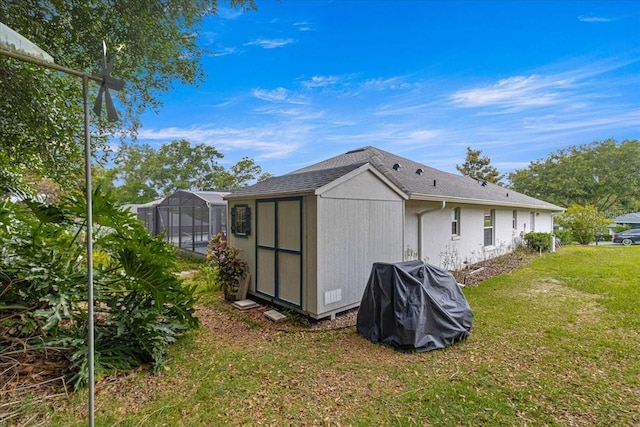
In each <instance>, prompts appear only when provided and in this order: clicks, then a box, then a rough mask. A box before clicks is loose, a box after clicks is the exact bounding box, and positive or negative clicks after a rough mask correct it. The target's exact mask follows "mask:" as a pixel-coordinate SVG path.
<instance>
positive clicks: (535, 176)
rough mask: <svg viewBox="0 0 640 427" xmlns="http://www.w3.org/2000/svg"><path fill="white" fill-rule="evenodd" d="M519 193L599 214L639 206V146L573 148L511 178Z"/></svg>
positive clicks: (602, 144) (601, 144)
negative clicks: (592, 208) (592, 210)
mask: <svg viewBox="0 0 640 427" xmlns="http://www.w3.org/2000/svg"><path fill="white" fill-rule="evenodd" d="M509 181H510V182H511V187H512V188H513V189H514V190H516V191H519V192H522V193H525V194H529V195H531V196H534V197H539V198H542V199H544V200H546V201H549V202H552V203H555V204H558V205H561V206H570V205H574V204H577V205H581V206H587V205H593V206H595V207H597V208H598V209H599V210H600V211H603V212H604V211H607V210H611V209H614V208H616V207H624V206H627V207H633V206H640V205H639V204H638V202H640V197H639V195H640V142H639V141H638V140H625V141H622V142H621V143H618V142H617V141H616V140H614V139H607V140H605V141H602V142H597V141H596V142H593V143H592V144H588V145H580V146H571V147H569V148H566V149H561V150H558V151H557V152H555V153H552V154H551V155H550V156H549V157H548V158H547V159H544V160H537V161H534V162H531V163H530V164H529V166H528V167H527V168H525V169H519V170H516V171H515V172H513V173H511V174H509Z"/></svg>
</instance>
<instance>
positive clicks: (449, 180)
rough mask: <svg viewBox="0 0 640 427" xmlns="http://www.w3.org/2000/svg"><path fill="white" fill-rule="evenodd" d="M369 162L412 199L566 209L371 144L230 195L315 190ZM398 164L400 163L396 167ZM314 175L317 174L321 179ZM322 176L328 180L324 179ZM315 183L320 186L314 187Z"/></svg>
mask: <svg viewBox="0 0 640 427" xmlns="http://www.w3.org/2000/svg"><path fill="white" fill-rule="evenodd" d="M365 163H369V164H371V166H373V167H374V168H376V169H377V170H378V171H379V172H380V173H382V174H383V175H384V176H385V177H386V178H387V179H389V181H391V182H392V183H394V184H395V185H396V186H397V187H398V188H400V189H401V190H402V191H403V192H405V193H406V194H407V195H408V196H409V198H410V199H427V200H448V201H459V202H462V203H486V204H497V205H503V206H514V207H528V208H537V209H545V210H563V208H562V207H560V206H556V205H554V204H551V203H547V202H545V201H542V200H539V199H536V198H533V197H529V196H526V195H524V194H521V193H518V192H515V191H513V190H510V189H508V188H505V187H500V186H499V185H495V184H491V183H483V182H482V181H478V180H475V179H473V178H469V177H465V176H461V175H455V174H452V173H448V172H444V171H441V170H438V169H434V168H431V167H429V166H426V165H423V164H421V163H418V162H414V161H412V160H410V159H407V158H404V157H400V156H397V155H395V154H392V153H389V152H386V151H383V150H380V149H378V148H375V147H370V146H369V147H363V148H359V149H356V150H352V151H349V152H347V153H345V154H342V155H339V156H336V157H333V158H330V159H327V160H324V161H322V162H319V163H316V164H313V165H311V166H307V167H305V168H302V169H298V170H296V171H293V172H291V173H288V174H286V175H282V176H279V177H276V178H271V179H268V180H266V181H263V182H260V183H258V184H255V185H253V186H251V187H247V188H245V189H242V190H239V191H237V192H235V191H234V192H233V193H232V194H231V196H229V198H235V197H238V196H255V195H265V196H266V195H275V194H280V193H284V192H286V191H283V190H286V189H288V188H298V189H299V190H302V189H303V188H304V189H306V190H307V191H312V190H315V189H317V188H320V187H321V186H322V185H325V184H327V183H329V182H331V178H333V179H337V178H338V177H340V176H342V175H344V174H346V173H348V172H350V171H352V170H354V169H356V168H357V167H360V166H362V165H363V164H365ZM394 165H397V166H395V167H394ZM311 177H314V179H316V180H317V182H316V181H314V180H313V179H312V178H311ZM320 177H322V178H323V179H327V180H326V181H325V180H323V179H320ZM272 180H273V181H272ZM270 181H271V182H270ZM302 182H307V183H308V185H307V187H304V186H303V185H302V184H301V183H302ZM314 184H317V185H316V186H315V187H314Z"/></svg>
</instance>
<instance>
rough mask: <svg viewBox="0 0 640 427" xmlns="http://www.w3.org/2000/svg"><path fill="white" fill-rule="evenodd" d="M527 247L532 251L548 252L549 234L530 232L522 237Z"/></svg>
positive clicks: (549, 246) (549, 245) (549, 244)
mask: <svg viewBox="0 0 640 427" xmlns="http://www.w3.org/2000/svg"><path fill="white" fill-rule="evenodd" d="M524 240H525V242H527V247H529V248H531V249H532V250H534V251H538V252H540V251H548V250H549V249H551V234H550V233H536V232H531V233H527V234H525V235H524Z"/></svg>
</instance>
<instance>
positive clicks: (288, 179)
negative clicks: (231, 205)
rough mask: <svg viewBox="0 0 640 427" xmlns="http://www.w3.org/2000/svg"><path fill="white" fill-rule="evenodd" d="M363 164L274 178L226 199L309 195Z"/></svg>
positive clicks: (242, 189) (233, 193)
mask: <svg viewBox="0 0 640 427" xmlns="http://www.w3.org/2000/svg"><path fill="white" fill-rule="evenodd" d="M365 163H366V162H360V163H352V164H348V165H342V166H338V167H329V168H323V169H318V170H312V171H307V172H300V173H290V174H287V175H281V176H275V177H273V178H269V179H266V180H264V181H260V182H258V183H256V184H254V185H251V186H249V187H245V188H241V189H239V190H234V191H233V192H232V193H231V194H230V195H229V196H227V197H226V198H227V199H233V198H240V197H260V196H272V195H278V196H280V195H295V194H305V193H311V192H313V191H315V190H317V189H318V188H320V187H322V186H324V185H326V184H329V183H330V182H333V181H335V180H336V179H338V178H340V177H341V176H344V175H346V174H348V173H349V172H351V171H353V170H355V169H358V168H359V167H360V166H362V165H364V164H365Z"/></svg>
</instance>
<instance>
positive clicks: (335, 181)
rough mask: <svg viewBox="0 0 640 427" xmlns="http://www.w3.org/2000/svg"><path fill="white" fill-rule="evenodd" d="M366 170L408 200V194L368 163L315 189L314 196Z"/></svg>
mask: <svg viewBox="0 0 640 427" xmlns="http://www.w3.org/2000/svg"><path fill="white" fill-rule="evenodd" d="M367 171H369V172H371V173H373V174H374V175H375V176H376V177H377V178H378V179H379V180H380V181H382V182H383V183H384V184H385V185H386V186H387V187H389V188H390V189H392V190H393V191H394V192H395V193H397V194H398V195H399V196H400V197H402V199H404V200H408V199H409V196H408V195H407V194H406V193H405V192H404V191H402V190H401V189H400V188H398V186H396V185H395V184H394V183H393V182H391V181H390V180H389V179H388V178H387V177H386V176H384V175H383V174H381V173H380V172H379V171H378V170H377V169H376V168H375V167H373V166H372V165H371V164H370V163H365V164H364V165H362V166H360V167H359V168H357V169H354V170H352V171H351V172H349V173H347V174H344V175H342V176H341V177H339V178H338V179H335V180H333V181H331V182H330V183H328V184H325V185H323V186H322V187H320V188H318V189H316V191H315V195H316V196H321V195H322V194H323V193H325V192H327V191H329V190H331V189H332V188H335V187H337V186H338V185H341V184H344V183H345V182H347V181H348V180H350V179H352V178H353V177H356V176H358V175H360V174H362V173H365V172H367Z"/></svg>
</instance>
